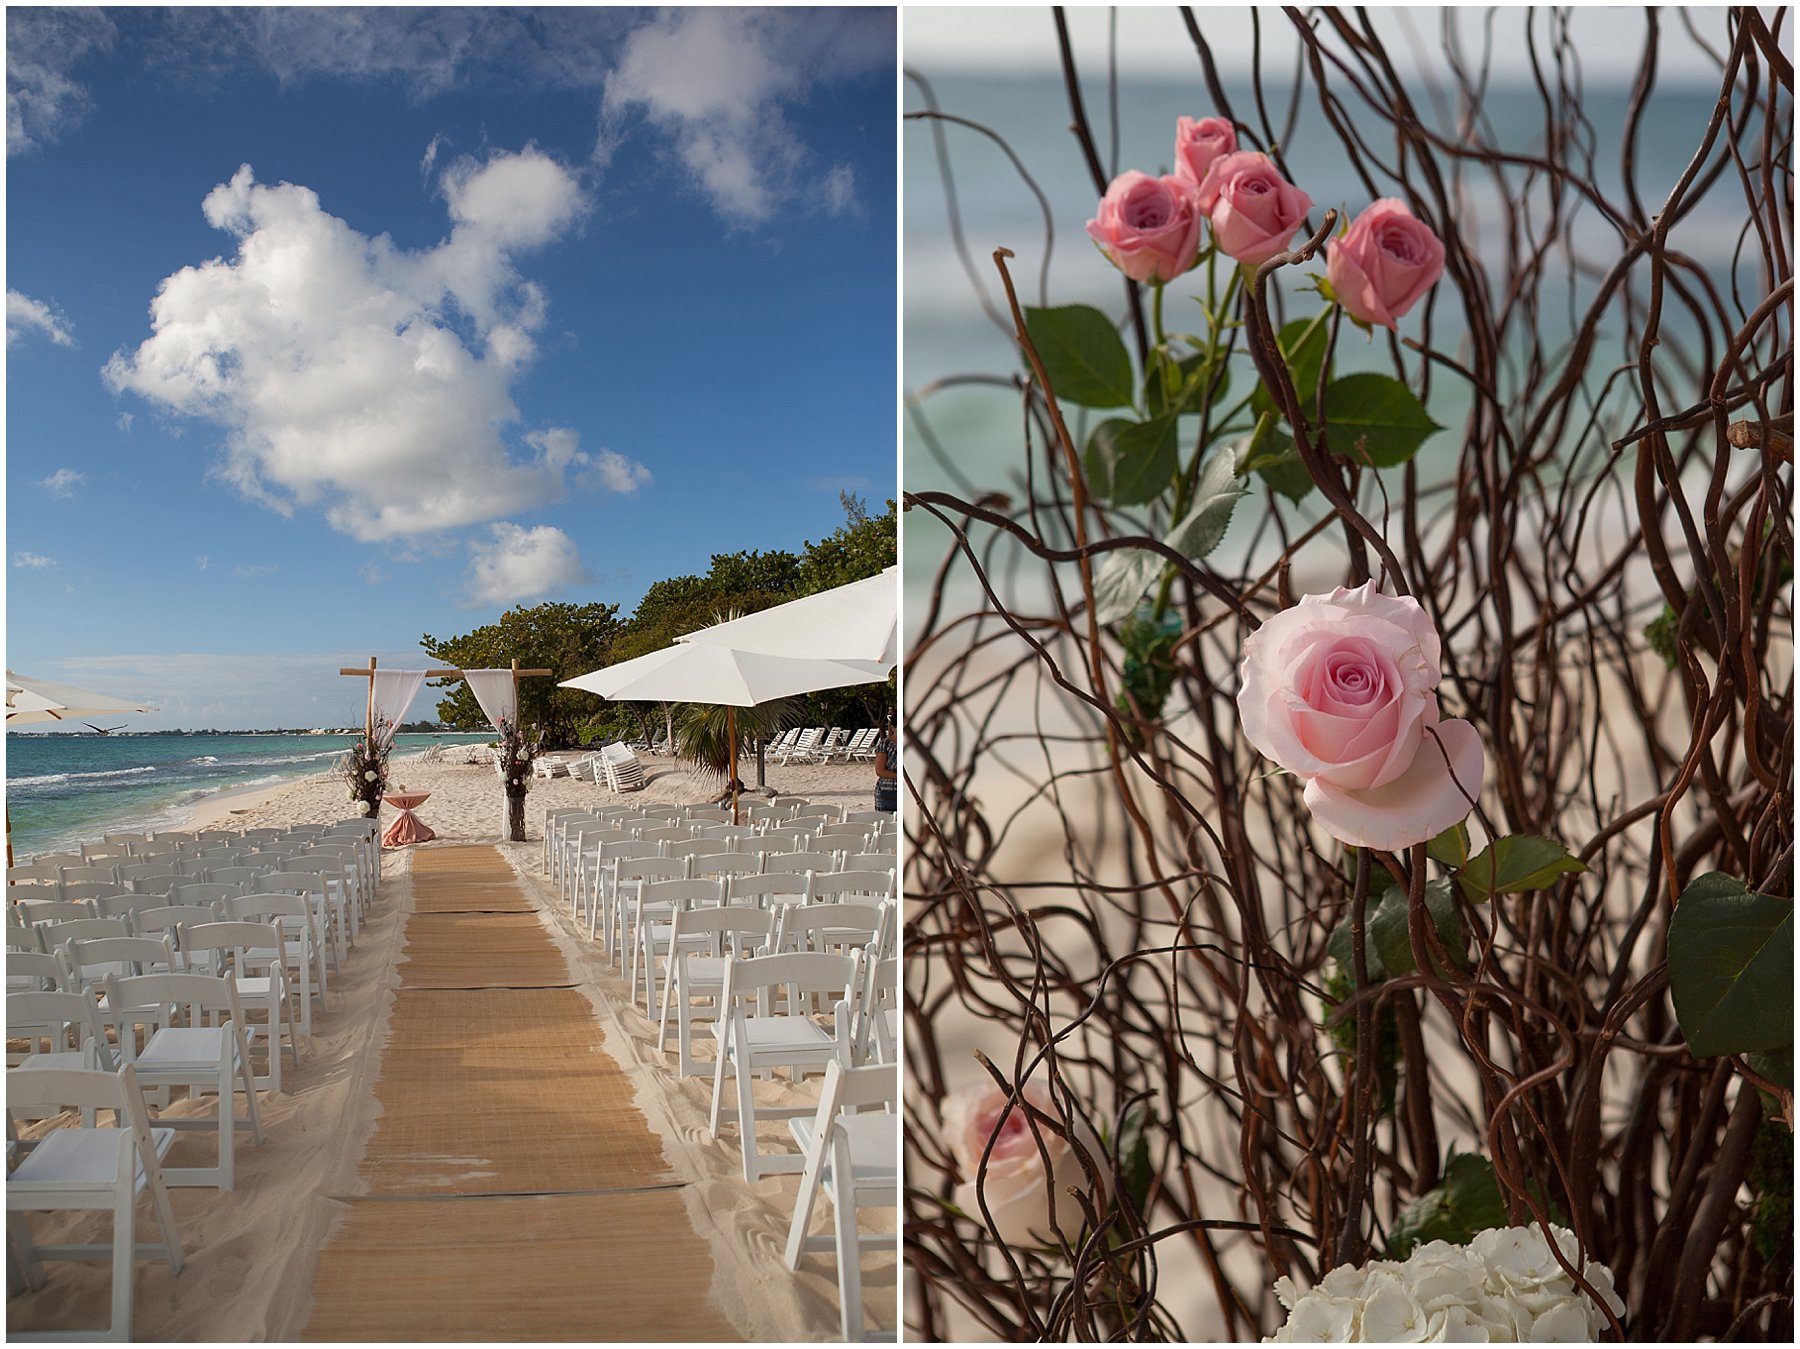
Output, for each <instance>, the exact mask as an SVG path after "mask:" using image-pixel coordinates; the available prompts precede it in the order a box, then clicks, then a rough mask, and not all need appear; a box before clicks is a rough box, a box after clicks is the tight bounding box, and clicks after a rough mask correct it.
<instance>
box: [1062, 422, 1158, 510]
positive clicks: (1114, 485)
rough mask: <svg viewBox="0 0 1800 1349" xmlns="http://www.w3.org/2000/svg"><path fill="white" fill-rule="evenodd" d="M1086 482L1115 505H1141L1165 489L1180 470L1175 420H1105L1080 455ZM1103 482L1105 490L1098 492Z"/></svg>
mask: <svg viewBox="0 0 1800 1349" xmlns="http://www.w3.org/2000/svg"><path fill="white" fill-rule="evenodd" d="M1083 459H1084V462H1085V463H1086V465H1087V470H1088V482H1089V484H1090V485H1091V486H1093V487H1094V490H1095V492H1096V493H1097V494H1099V495H1103V496H1104V497H1105V499H1106V500H1108V501H1110V502H1111V503H1112V504H1113V505H1115V506H1141V505H1143V504H1144V503H1145V502H1146V501H1154V500H1156V498H1157V497H1159V496H1161V495H1162V494H1163V492H1165V491H1166V490H1167V489H1168V486H1169V482H1170V480H1171V479H1173V478H1174V476H1175V470H1176V469H1177V468H1179V467H1180V464H1181V456H1180V452H1179V450H1178V448H1177V445H1176V439H1175V419H1174V418H1173V417H1161V418H1158V419H1157V420H1155V421H1149V422H1134V421H1127V420H1126V419H1125V418H1123V417H1109V418H1107V419H1106V420H1105V421H1103V422H1101V423H1100V424H1099V425H1098V426H1096V427H1095V428H1094V431H1093V434H1092V435H1090V436H1089V437H1088V443H1087V449H1086V450H1085V451H1084V453H1083ZM1102 482H1104V484H1105V486H1106V489H1107V490H1106V491H1105V492H1104V493H1101V492H1100V491H1099V488H1100V484H1101V483H1102Z"/></svg>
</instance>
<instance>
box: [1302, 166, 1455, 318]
mask: <svg viewBox="0 0 1800 1349" xmlns="http://www.w3.org/2000/svg"><path fill="white" fill-rule="evenodd" d="M1443 274H1444V245H1443V243H1442V242H1440V241H1439V239H1438V237H1437V235H1435V234H1433V233H1432V232H1431V228H1430V226H1428V225H1426V224H1425V222H1424V221H1422V220H1420V219H1419V218H1418V217H1417V216H1415V215H1414V214H1413V213H1412V212H1411V211H1410V210H1408V209H1407V206H1406V203H1405V202H1403V201H1396V200H1395V199H1394V198H1392V197H1383V198H1382V199H1381V200H1380V201H1378V202H1376V203H1375V204H1374V205H1372V206H1370V207H1369V208H1368V209H1367V210H1366V211H1364V212H1363V213H1362V214H1361V215H1359V216H1357V217H1356V219H1355V220H1354V221H1352V222H1351V225H1350V228H1349V229H1348V230H1347V231H1345V233H1344V237H1343V238H1341V239H1334V240H1332V241H1331V242H1330V243H1328V244H1327V245H1326V246H1325V275H1326V276H1327V277H1328V278H1329V279H1330V281H1331V288H1332V290H1333V291H1335V292H1336V293H1337V299H1338V303H1339V304H1341V305H1343V306H1344V309H1345V310H1346V311H1347V312H1348V313H1349V314H1350V315H1351V316H1352V317H1353V318H1359V319H1361V320H1362V321H1363V322H1364V323H1379V324H1380V325H1381V326H1382V327H1384V328H1392V327H1393V326H1394V321H1395V320H1396V319H1398V318H1399V317H1400V316H1401V315H1403V314H1405V313H1406V311H1407V310H1409V309H1411V308H1412V307H1413V306H1414V305H1415V304H1417V303H1418V302H1419V300H1420V299H1421V298H1423V296H1424V294H1425V292H1426V291H1428V290H1430V289H1431V288H1432V287H1433V286H1435V285H1436V284H1437V279H1438V278H1439V277H1440V276H1442V275H1443Z"/></svg>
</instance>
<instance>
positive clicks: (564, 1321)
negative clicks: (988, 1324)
mask: <svg viewBox="0 0 1800 1349" xmlns="http://www.w3.org/2000/svg"><path fill="white" fill-rule="evenodd" d="M412 891H413V913H412V914H411V916H410V917H409V918H408V919H407V925H406V954H405V957H404V963H403V964H402V965H401V966H400V967H399V973H400V988H399V991H398V992H397V993H396V994H395V999H394V1010H393V1020H392V1025H391V1032H392V1033H391V1034H390V1036H389V1039H388V1044H387V1047H386V1049H385V1050H384V1051H383V1056H382V1066H381V1077H380V1080H379V1081H378V1082H377V1084H376V1087H375V1095H376V1100H377V1101H378V1103H379V1104H380V1107H381V1117H380V1119H379V1121H378V1123H377V1124H376V1128H375V1134H374V1137H373V1138H372V1139H371V1140H370V1142H369V1147H368V1151H367V1152H366V1153H365V1155H364V1157H363V1162H362V1167H361V1175H362V1177H363V1179H364V1180H365V1181H366V1182H367V1185H368V1194H367V1195H366V1196H354V1197H350V1198H348V1199H347V1201H346V1202H347V1204H348V1208H349V1212H348V1214H347V1216H346V1218H345V1220H344V1222H343V1223H342V1224H341V1225H340V1226H339V1228H338V1229H337V1231H336V1232H335V1233H334V1234H333V1236H332V1238H331V1240H330V1241H329V1242H328V1243H327V1244H326V1247H325V1250H324V1252H323V1253H322V1254H321V1256H320V1260H319V1270H318V1275H317V1278H316V1280H315V1283H314V1298H315V1303H314V1307H313V1314H312V1319H311V1321H310V1322H309V1323H308V1325H307V1328H306V1338H307V1339H310V1340H717V1339H736V1338H738V1337H737V1336H736V1334H735V1333H734V1332H733V1331H732V1329H731V1327H730V1326H729V1325H727V1324H726V1323H725V1322H724V1321H723V1320H721V1319H720V1318H719V1317H718V1315H717V1314H716V1313H714V1312H712V1311H711V1310H710V1309H709V1308H708V1306H707V1305H706V1292H707V1289H708V1288H710V1286H711V1283H712V1272H713V1264H712V1256H711V1254H710V1252H709V1251H708V1250H707V1247H706V1243H705V1242H704V1241H703V1240H702V1239H701V1238H700V1237H699V1236H697V1235H696V1234H695V1233H694V1230H693V1227H692V1225H691V1224H690V1223H689V1221H688V1218H687V1214H686V1212H685V1210H684V1208H683V1205H682V1198H681V1194H680V1190H679V1188H678V1187H677V1186H676V1185H675V1183H674V1182H672V1181H671V1179H670V1177H669V1173H668V1169H667V1166H666V1164H665V1162H664V1160H663V1154H662V1146H661V1144H660V1142H659V1141H658V1139H657V1138H656V1136H655V1135H654V1134H652V1133H651V1132H650V1129H649V1127H648V1126H647V1125H646V1124H645V1122H644V1118H643V1115H642V1114H641V1113H639V1111H638V1110H637V1108H636V1107H635V1106H634V1105H633V1104H632V1099H631V1098H632V1086H631V1083H630V1081H629V1080H628V1079H627V1078H626V1076H625V1074H624V1073H622V1072H621V1071H620V1070H619V1068H618V1066H617V1065H616V1064H615V1063H614V1062H613V1060H612V1059H611V1058H610V1057H608V1056H607V1055H606V1054H605V1053H604V1052H603V1051H602V1050H601V1047H600V1045H601V1039H602V1036H601V1033H600V1028H599V1026H598V1025H596V1024H595V1021H594V1016H593V1011H592V1008H591V1007H590V1006H589V1004H588V1001H587V998H586V997H585V996H583V994H582V993H581V992H580V991H579V990H578V989H576V988H575V987H573V986H572V980H571V979H570V976H569V970H568V965H567V962H566V961H565V960H564V959H563V957H562V955H561V953H560V952H559V951H558V950H557V949H556V946H555V944H554V943H553V942H552V941H551V939H550V936H549V934H548V933H547V932H545V931H544V929H543V927H542V925H541V924H540V922H539V920H538V918H537V916H536V914H535V912H534V911H533V905H532V903H531V900H530V897H529V896H528V895H527V894H526V893H525V892H524V890H523V888H522V887H521V886H520V885H519V884H518V882H517V880H516V878H515V877H514V875H513V871H512V868H511V867H510V866H509V865H508V864H507V861H506V859H505V858H504V857H503V856H502V855H501V854H500V852H499V850H498V849H496V848H492V847H481V846H477V847H443V848H422V849H420V850H419V851H418V852H416V853H415V854H414V855H413V858H412Z"/></svg>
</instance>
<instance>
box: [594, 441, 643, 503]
mask: <svg viewBox="0 0 1800 1349" xmlns="http://www.w3.org/2000/svg"><path fill="white" fill-rule="evenodd" d="M594 473H595V475H596V476H597V477H598V478H599V480H600V485H601V486H602V487H604V488H605V489H606V490H607V491H609V492H622V493H624V494H625V495H626V496H630V495H631V494H632V493H634V492H636V491H637V489H638V488H640V487H642V486H643V485H644V484H645V483H647V482H649V481H650V470H649V469H647V468H645V467H644V466H643V465H642V464H640V463H638V461H637V460H635V459H627V458H626V457H625V456H624V455H622V454H619V453H618V452H616V451H614V450H601V451H600V453H599V454H598V455H597V456H596V457H595V460H594Z"/></svg>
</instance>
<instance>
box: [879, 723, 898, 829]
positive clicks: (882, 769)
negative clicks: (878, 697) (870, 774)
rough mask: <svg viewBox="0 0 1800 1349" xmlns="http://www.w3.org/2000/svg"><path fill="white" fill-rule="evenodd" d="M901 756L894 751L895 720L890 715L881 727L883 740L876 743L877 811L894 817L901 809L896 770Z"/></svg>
mask: <svg viewBox="0 0 1800 1349" xmlns="http://www.w3.org/2000/svg"><path fill="white" fill-rule="evenodd" d="M898 761H899V756H898V755H897V754H896V753H895V751H894V718H893V717H892V716H891V715H890V716H889V717H888V718H887V720H886V721H885V722H883V723H882V727H881V738H880V739H879V740H877V741H876V742H875V809H876V810H885V811H886V812H887V813H888V814H890V815H892V814H893V813H894V812H896V811H897V810H899V809H900V784H899V781H898V779H897V777H896V773H895V768H896V765H897V763H898Z"/></svg>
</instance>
